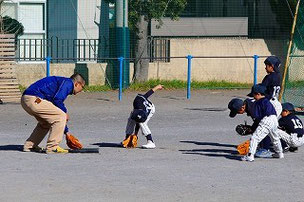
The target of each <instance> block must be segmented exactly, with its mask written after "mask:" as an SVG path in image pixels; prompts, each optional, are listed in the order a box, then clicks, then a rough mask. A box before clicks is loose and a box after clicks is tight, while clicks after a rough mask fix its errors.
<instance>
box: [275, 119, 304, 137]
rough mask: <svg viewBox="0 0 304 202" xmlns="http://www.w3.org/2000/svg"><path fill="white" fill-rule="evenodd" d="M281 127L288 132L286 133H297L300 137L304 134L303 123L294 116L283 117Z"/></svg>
mask: <svg viewBox="0 0 304 202" xmlns="http://www.w3.org/2000/svg"><path fill="white" fill-rule="evenodd" d="M279 126H280V127H281V128H282V129H283V130H285V131H286V133H288V134H291V133H297V134H298V137H299V136H300V137H302V136H303V134H304V131H303V123H302V121H301V120H300V119H299V118H298V117H297V116H296V115H294V114H289V115H288V116H285V117H282V118H280V120H279Z"/></svg>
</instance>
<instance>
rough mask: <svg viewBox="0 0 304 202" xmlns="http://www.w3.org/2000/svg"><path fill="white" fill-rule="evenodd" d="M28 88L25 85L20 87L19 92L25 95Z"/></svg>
mask: <svg viewBox="0 0 304 202" xmlns="http://www.w3.org/2000/svg"><path fill="white" fill-rule="evenodd" d="M25 89H26V87H25V86H23V85H19V90H20V92H21V93H23V92H24V91H25Z"/></svg>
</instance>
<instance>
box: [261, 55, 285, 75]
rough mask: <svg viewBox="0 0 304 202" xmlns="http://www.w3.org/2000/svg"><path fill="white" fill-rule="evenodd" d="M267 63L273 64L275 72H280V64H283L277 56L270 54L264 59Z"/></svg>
mask: <svg viewBox="0 0 304 202" xmlns="http://www.w3.org/2000/svg"><path fill="white" fill-rule="evenodd" d="M264 64H265V65H271V66H273V70H274V71H275V72H280V69H279V67H280V65H281V61H280V59H279V58H278V57H277V56H269V57H267V58H266V60H265V61H264Z"/></svg>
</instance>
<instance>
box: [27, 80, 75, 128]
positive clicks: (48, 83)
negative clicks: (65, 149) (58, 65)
mask: <svg viewBox="0 0 304 202" xmlns="http://www.w3.org/2000/svg"><path fill="white" fill-rule="evenodd" d="M73 90H74V83H73V80H72V79H71V78H66V77H60V76H50V77H45V78H43V79H41V80H38V81H36V82H35V83H33V84H32V85H30V86H29V87H28V88H27V89H26V90H25V91H24V92H23V95H32V96H36V97H39V98H41V99H44V100H47V101H50V102H51V103H53V104H54V105H55V106H57V107H58V108H60V109H61V110H62V111H63V112H65V113H67V108H66V107H65V105H64V103H63V102H64V100H65V99H66V98H67V96H68V95H71V94H72V93H73ZM68 131H69V129H68V127H67V126H66V128H65V131H64V132H65V133H67V132H68Z"/></svg>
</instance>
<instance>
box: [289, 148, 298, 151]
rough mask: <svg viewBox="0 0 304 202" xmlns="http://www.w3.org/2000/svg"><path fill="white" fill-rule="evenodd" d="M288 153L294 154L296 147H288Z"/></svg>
mask: <svg viewBox="0 0 304 202" xmlns="http://www.w3.org/2000/svg"><path fill="white" fill-rule="evenodd" d="M289 151H290V152H296V151H298V147H290V148H289Z"/></svg>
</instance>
